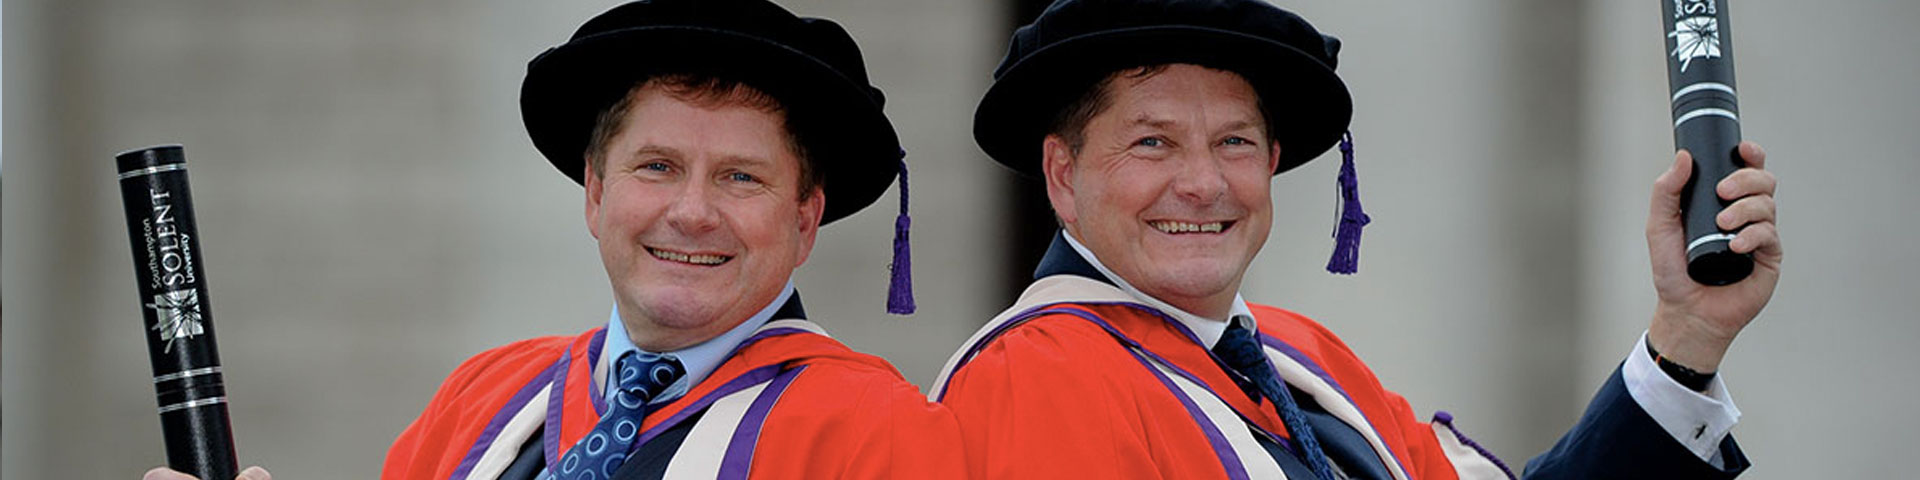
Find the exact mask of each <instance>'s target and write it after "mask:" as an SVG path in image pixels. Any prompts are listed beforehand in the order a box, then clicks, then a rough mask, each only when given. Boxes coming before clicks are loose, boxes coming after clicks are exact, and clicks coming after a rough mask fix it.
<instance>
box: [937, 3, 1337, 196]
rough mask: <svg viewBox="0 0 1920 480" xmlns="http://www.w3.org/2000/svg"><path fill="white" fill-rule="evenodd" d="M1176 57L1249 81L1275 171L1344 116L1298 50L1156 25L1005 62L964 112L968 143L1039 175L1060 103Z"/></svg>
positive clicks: (1328, 143)
mask: <svg viewBox="0 0 1920 480" xmlns="http://www.w3.org/2000/svg"><path fill="white" fill-rule="evenodd" d="M1182 63H1184V64H1194V65H1200V66H1204V67H1209V68H1214V69H1220V70H1227V71H1231V72H1234V73H1237V74H1239V75H1240V76H1241V77H1242V78H1244V79H1246V81H1247V82H1248V83H1249V84H1250V85H1252V86H1253V88H1254V91H1255V92H1257V93H1258V94H1259V95H1260V102H1261V105H1262V108H1263V110H1264V111H1265V113H1266V117H1267V119H1266V120H1267V121H1268V122H1270V123H1274V125H1273V126H1271V130H1272V131H1274V132H1275V133H1276V136H1277V138H1276V140H1277V141H1278V142H1279V144H1280V152H1281V153H1280V162H1279V164H1278V165H1277V166H1276V167H1275V168H1274V171H1273V173H1274V174H1276V175H1277V174H1279V173H1281V172H1285V171H1287V170H1290V169H1293V168H1294V167H1297V166H1300V165H1301V164H1304V163H1306V162H1308V161H1310V160H1313V159H1314V158H1317V157H1319V156H1320V154H1322V153H1326V151H1327V150H1328V149H1330V148H1332V147H1333V145H1334V144H1335V143H1338V142H1339V140H1340V137H1341V135H1342V134H1344V133H1345V132H1346V131H1347V124H1348V122H1350V121H1351V120H1352V118H1353V98H1352V96H1351V94H1349V93H1348V91H1347V87H1346V84H1345V83H1344V82H1341V81H1340V77H1339V76H1338V75H1336V74H1334V72H1333V69H1332V68H1330V67H1328V66H1327V65H1326V64H1323V63H1321V62H1320V61H1319V60H1315V59H1314V58H1313V57H1312V56H1309V55H1307V54H1306V53H1304V52H1301V51H1300V50H1298V49H1295V48H1293V47H1291V46H1288V45H1286V44H1283V43H1280V42H1276V41H1273V40H1269V39H1265V38H1260V37H1256V36H1252V35H1247V34H1242V33H1238V32H1233V31H1228V30H1222V29H1216V28H1208V27H1199V26H1191V25H1156V26H1144V27H1131V28H1121V29H1112V30H1103V31H1099V32H1094V33H1089V34H1085V35H1080V36H1077V37H1073V38H1069V39H1066V40H1062V41H1059V42H1057V43H1054V44H1052V45H1047V46H1046V47H1044V48H1042V49H1040V50H1037V51H1035V52H1033V53H1032V54H1030V55H1028V56H1026V57H1025V58H1022V59H1020V60H1019V62H1018V63H1015V64H1013V65H1011V66H1009V67H1008V68H1007V69H1006V70H1005V73H1003V74H1002V75H1000V77H999V78H998V79H997V80H995V81H994V83H993V86H992V87H991V88H989V89H988V90H987V94H986V96H984V97H983V98H982V99H981V101H980V105H979V107H978V108H977V109H976V110H975V111H974V115H973V137H974V141H975V142H977V143H979V144H980V148H981V149H982V150H985V151H986V152H987V155H988V156H990V157H992V158H993V159H994V161H996V162H999V163H1000V164H1001V165H1005V166H1007V167H1008V168H1011V169H1013V170H1014V171H1016V172H1019V173H1022V174H1026V175H1031V176H1034V177H1039V176H1041V172H1040V159H1041V156H1042V153H1041V141H1042V140H1043V139H1044V138H1046V135H1047V133H1048V131H1047V130H1048V129H1049V128H1050V127H1051V126H1052V125H1050V124H1051V123H1052V122H1053V121H1054V118H1053V117H1055V116H1056V115H1058V112H1060V110H1061V109H1063V108H1065V107H1066V106H1067V104H1068V103H1071V102H1073V101H1074V100H1076V99H1078V98H1080V97H1081V96H1082V95H1083V94H1085V93H1086V92H1087V90H1088V89H1089V88H1092V87H1093V86H1094V84H1096V83H1097V82H1099V81H1100V80H1101V79H1103V78H1106V77H1107V76H1108V75H1111V74H1112V73H1113V72H1117V71H1120V70H1123V69H1127V68H1133V67H1140V66H1147V65H1162V64H1182Z"/></svg>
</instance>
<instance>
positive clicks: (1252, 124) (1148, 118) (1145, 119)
mask: <svg viewBox="0 0 1920 480" xmlns="http://www.w3.org/2000/svg"><path fill="white" fill-rule="evenodd" d="M1142 125H1144V126H1148V127H1153V128H1158V129H1162V130H1173V129H1174V128H1175V127H1177V126H1178V122H1175V121H1173V120H1172V119H1167V118H1155V117H1154V116H1153V114H1150V113H1142V114H1140V115H1137V116H1135V117H1133V119H1132V120H1130V121H1128V122H1127V126H1142ZM1247 128H1251V129H1255V130H1259V129H1260V128H1261V126H1260V122H1256V121H1253V120H1234V121H1232V122H1227V124H1226V125H1224V126H1221V127H1220V129H1219V130H1218V131H1220V132H1231V131H1235V130H1240V129H1247Z"/></svg>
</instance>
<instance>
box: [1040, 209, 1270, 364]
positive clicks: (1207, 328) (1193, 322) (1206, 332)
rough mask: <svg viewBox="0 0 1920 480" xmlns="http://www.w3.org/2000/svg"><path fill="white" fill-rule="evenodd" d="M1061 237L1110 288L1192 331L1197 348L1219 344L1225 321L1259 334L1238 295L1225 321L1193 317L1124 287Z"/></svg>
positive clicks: (1088, 252) (1074, 242)
mask: <svg viewBox="0 0 1920 480" xmlns="http://www.w3.org/2000/svg"><path fill="white" fill-rule="evenodd" d="M1061 234H1062V235H1063V236H1065V237H1066V239H1067V245H1069V246H1072V247H1073V251H1075V252H1079V253H1080V258H1084V259H1086V260H1087V263H1090V264H1093V268H1094V269H1095V270H1099V271H1100V274H1101V275H1106V276H1107V280H1111V281H1113V284H1114V285H1115V286H1118V287H1120V290H1121V291H1124V292H1127V295H1130V296H1132V297H1133V298H1136V299H1139V300H1140V302H1141V303H1144V304H1146V305H1147V306H1149V307H1153V308H1155V309H1157V310H1160V311H1161V312H1162V313H1166V314H1167V316H1169V317H1173V319H1174V320H1179V321H1180V323H1181V324H1183V325H1186V326H1187V329H1188V330H1192V331H1193V335H1194V336H1196V337H1199V338H1200V344H1201V345H1205V346H1206V347H1207V348H1213V344H1215V343H1218V342H1219V341H1220V336H1221V335H1224V334H1226V331H1227V321H1228V320H1231V321H1234V322H1238V323H1239V324H1240V326H1241V327H1242V328H1246V329H1247V330H1250V331H1255V332H1257V331H1260V330H1259V324H1258V323H1257V322H1256V321H1254V318H1253V309H1251V308H1248V307H1247V300H1246V298H1244V297H1241V296H1240V292H1234V294H1233V304H1231V305H1229V306H1228V307H1227V308H1228V310H1227V318H1226V319H1213V318H1206V317H1202V316H1199V315H1194V314H1192V313H1188V312H1187V311H1186V310H1181V309H1179V308H1176V307H1174V306H1173V305H1170V304H1168V303H1167V302H1163V301H1161V300H1160V299H1158V298H1153V297H1152V296H1149V295H1147V294H1145V293H1142V292H1141V291H1140V289H1137V288H1133V284H1131V283H1127V279H1124V278H1120V276H1119V275H1114V274H1113V271H1112V270H1108V269H1107V266H1106V265H1105V264H1102V263H1100V258H1099V257H1095V256H1094V255H1093V251H1092V250H1087V246H1086V245H1081V244H1080V240H1079V239H1076V238H1073V234H1072V233H1070V232H1065V231H1062V232H1061Z"/></svg>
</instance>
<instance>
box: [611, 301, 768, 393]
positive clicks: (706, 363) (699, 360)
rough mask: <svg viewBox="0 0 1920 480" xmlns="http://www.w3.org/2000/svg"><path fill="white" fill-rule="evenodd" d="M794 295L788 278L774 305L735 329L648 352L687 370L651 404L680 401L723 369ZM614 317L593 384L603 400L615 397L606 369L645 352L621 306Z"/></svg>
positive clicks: (616, 309) (615, 311)
mask: <svg viewBox="0 0 1920 480" xmlns="http://www.w3.org/2000/svg"><path fill="white" fill-rule="evenodd" d="M793 294H794V289H793V280H791V279H789V280H787V286H786V288H783V289H781V290H780V295H779V296H777V297H774V299H773V303H770V304H767V305H766V306H765V307H762V308H761V309H760V311H759V312H756V313H754V314H753V316H751V317H747V321H744V322H740V324H739V325H736V326H734V327H733V329H731V330H727V331H726V333H722V334H720V336H717V337H713V338H711V339H708V340H707V341H704V342H700V343H697V344H694V345H693V346H690V347H687V348H682V349H679V350H674V351H671V352H648V353H659V354H660V355H662V356H667V357H673V358H675V359H678V360H680V366H681V367H684V368H686V370H687V374H686V375H684V376H681V377H680V379H679V380H676V381H674V382H673V385H668V386H667V389H666V390H665V391H662V392H660V395H657V396H655V397H653V401H652V402H649V403H665V402H668V401H672V400H673V399H676V398H680V396H682V395H686V394H687V392H689V391H692V390H693V386H694V385H699V384H700V382H703V381H706V379H707V376H708V375H712V374H713V371H714V370H715V369H718V368H720V364H721V363H725V362H726V361H727V355H728V354H730V353H733V349H734V347H737V346H739V345H740V342H744V341H746V340H747V338H749V337H751V336H753V332H754V331H755V330H759V329H760V327H761V326H762V325H766V324H767V322H769V321H772V320H773V313H774V312H776V311H779V310H780V306H782V305H786V304H787V300H788V299H791V298H793ZM611 317H612V318H609V319H608V320H607V339H606V344H605V346H603V347H601V350H600V363H599V365H597V366H596V370H595V371H594V375H593V378H594V381H595V382H597V384H598V385H599V388H600V393H601V398H603V399H606V398H613V388H614V385H613V384H612V383H611V382H607V381H606V372H607V371H609V370H610V369H609V368H607V367H608V366H609V365H612V363H613V361H614V360H615V359H618V358H620V355H623V354H625V353H626V352H628V351H636V350H637V351H642V352H645V351H646V350H641V349H640V348H639V347H636V346H634V344H633V339H632V338H629V337H628V336H627V327H626V324H625V323H623V322H621V321H620V307H619V306H618V305H615V306H614V308H613V314H612V316H611Z"/></svg>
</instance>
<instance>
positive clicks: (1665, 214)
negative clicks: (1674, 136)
mask: <svg viewBox="0 0 1920 480" xmlns="http://www.w3.org/2000/svg"><path fill="white" fill-rule="evenodd" d="M1692 176H1693V154H1691V153H1688V152H1687V151H1686V150H1681V151H1680V152H1679V153H1676V154H1674V156H1673V165H1669V166H1667V171H1666V172H1663V173H1661V174H1660V178H1656V179H1654V180H1653V205H1652V211H1650V212H1648V213H1649V214H1650V215H1648V218H1649V219H1666V218H1680V194H1681V193H1682V192H1685V191H1686V188H1687V179H1688V178H1689V177H1692ZM1651 226H1652V225H1649V227H1651Z"/></svg>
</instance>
